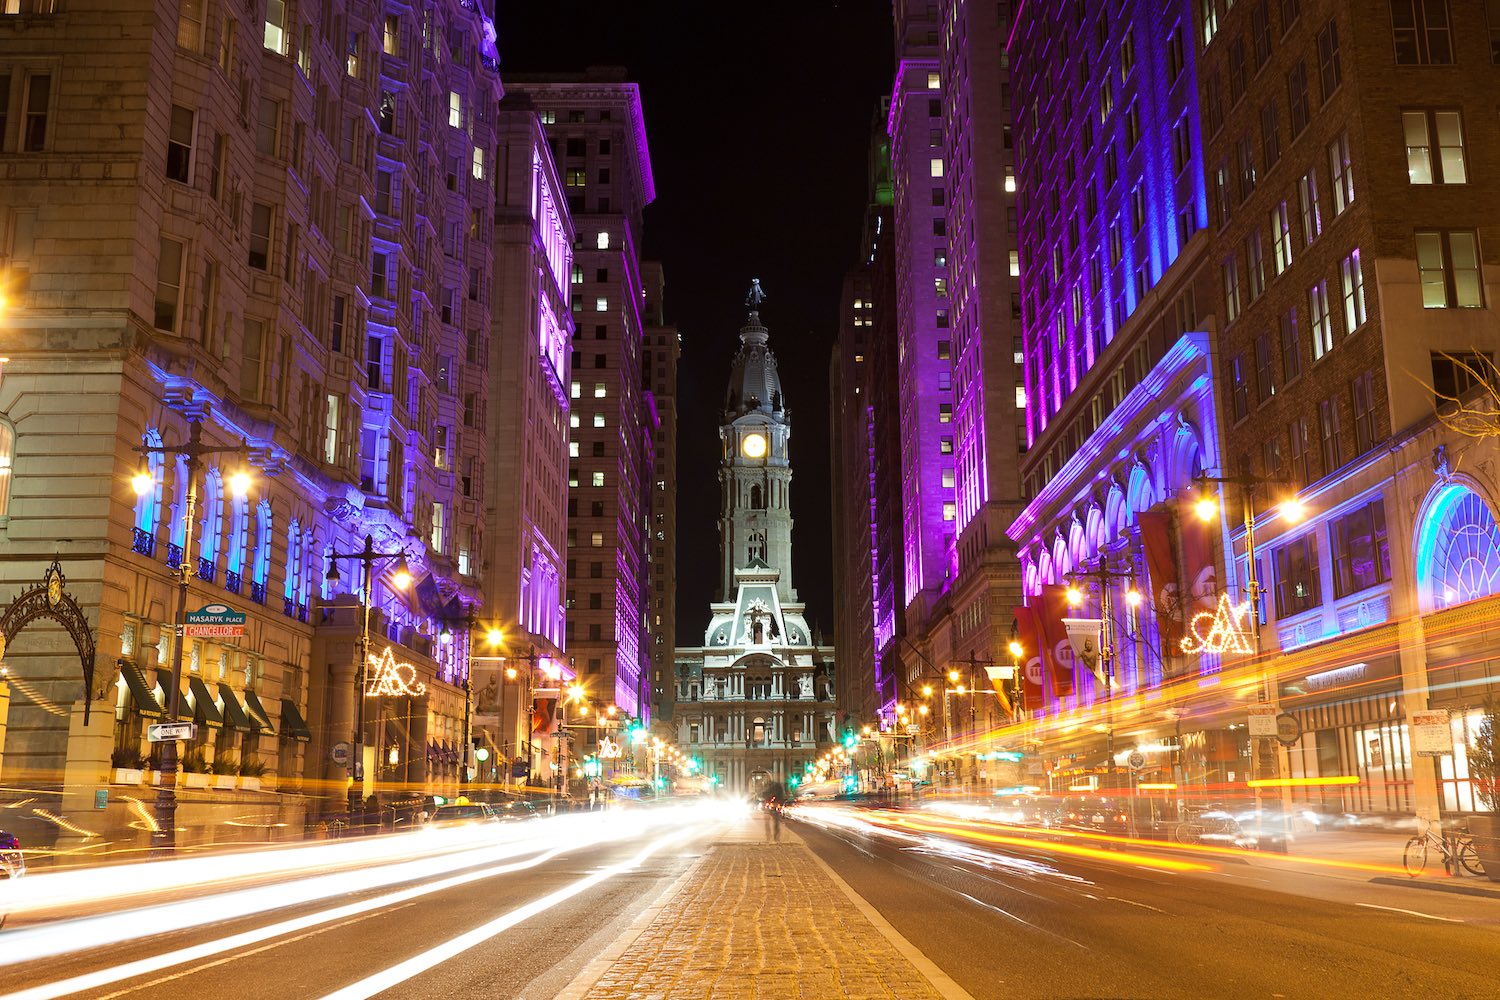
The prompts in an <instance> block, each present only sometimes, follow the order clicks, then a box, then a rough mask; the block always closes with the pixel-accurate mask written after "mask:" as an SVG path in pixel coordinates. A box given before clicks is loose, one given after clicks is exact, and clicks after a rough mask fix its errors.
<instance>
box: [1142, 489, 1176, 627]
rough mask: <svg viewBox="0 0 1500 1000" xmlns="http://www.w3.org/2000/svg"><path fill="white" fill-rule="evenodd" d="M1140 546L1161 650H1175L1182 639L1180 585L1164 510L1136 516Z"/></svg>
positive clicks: (1169, 518)
mask: <svg viewBox="0 0 1500 1000" xmlns="http://www.w3.org/2000/svg"><path fill="white" fill-rule="evenodd" d="M1136 519H1137V520H1138V521H1139V522H1140V525H1141V546H1142V548H1144V549H1145V550H1146V575H1147V576H1148V577H1150V583H1151V607H1152V611H1153V612H1154V613H1155V615H1156V627H1157V629H1158V630H1159V631H1160V632H1161V646H1162V649H1163V650H1164V651H1167V650H1170V651H1171V652H1174V653H1175V652H1176V651H1177V644H1178V642H1180V641H1181V639H1182V634H1183V628H1182V586H1181V583H1180V581H1179V579H1178V575H1177V560H1176V559H1174V558H1173V557H1172V516H1171V515H1170V514H1168V513H1167V512H1166V511H1164V510H1148V511H1146V512H1145V513H1142V514H1137V515H1136Z"/></svg>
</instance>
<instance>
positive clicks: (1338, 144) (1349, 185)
mask: <svg viewBox="0 0 1500 1000" xmlns="http://www.w3.org/2000/svg"><path fill="white" fill-rule="evenodd" d="M1328 175H1329V176H1330V177H1332V178H1333V214H1334V215H1335V216H1337V215H1340V214H1342V213H1343V211H1344V209H1346V208H1348V207H1349V206H1350V205H1352V204H1354V167H1353V165H1352V164H1351V163H1350V162H1349V133H1348V132H1340V133H1339V137H1338V138H1337V139H1335V140H1333V142H1331V143H1329V144H1328Z"/></svg>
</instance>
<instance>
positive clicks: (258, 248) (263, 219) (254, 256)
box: [249, 203, 271, 271]
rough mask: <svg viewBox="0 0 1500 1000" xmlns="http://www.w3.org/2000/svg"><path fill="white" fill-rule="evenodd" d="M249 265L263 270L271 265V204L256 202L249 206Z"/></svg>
mask: <svg viewBox="0 0 1500 1000" xmlns="http://www.w3.org/2000/svg"><path fill="white" fill-rule="evenodd" d="M249 264H250V266H251V267H253V268H255V269H257V270H260V271H265V270H268V269H269V268H270V265H271V206H270V205H262V204H259V203H256V204H254V205H251V206H250V253H249Z"/></svg>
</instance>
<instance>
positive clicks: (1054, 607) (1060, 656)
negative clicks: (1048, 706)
mask: <svg viewBox="0 0 1500 1000" xmlns="http://www.w3.org/2000/svg"><path fill="white" fill-rule="evenodd" d="M1067 594H1068V588H1066V587H1064V586H1061V585H1058V584H1049V585H1048V586H1045V587H1043V588H1042V603H1041V607H1040V608H1039V609H1038V614H1037V623H1038V631H1039V632H1040V633H1041V639H1042V641H1041V648H1042V660H1043V662H1044V663H1046V665H1047V672H1048V674H1050V675H1051V677H1052V697H1053V700H1059V699H1062V698H1066V697H1067V696H1068V695H1070V694H1072V693H1073V647H1072V646H1071V645H1069V643H1068V632H1067V630H1066V629H1065V628H1063V623H1062V620H1063V618H1065V617H1067V616H1068V615H1069V614H1070V613H1071V612H1072V609H1071V608H1069V607H1068V596H1067Z"/></svg>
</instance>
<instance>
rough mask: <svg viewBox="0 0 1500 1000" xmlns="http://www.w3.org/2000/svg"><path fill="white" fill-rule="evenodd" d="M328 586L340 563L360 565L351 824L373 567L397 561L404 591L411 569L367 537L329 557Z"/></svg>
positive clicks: (356, 800)
mask: <svg viewBox="0 0 1500 1000" xmlns="http://www.w3.org/2000/svg"><path fill="white" fill-rule="evenodd" d="M328 559H329V563H328V573H327V579H328V582H329V583H334V584H336V583H338V582H339V560H340V559H354V560H356V561H358V562H359V564H360V587H359V612H360V614H359V668H358V669H357V670H356V671H355V685H354V734H353V735H354V739H353V743H354V750H353V752H352V753H351V754H350V757H349V816H350V818H351V820H352V818H353V816H354V814H355V812H356V811H357V810H358V808H359V804H360V801H361V796H360V785H359V783H360V782H361V781H363V780H364V768H365V757H364V754H365V697H366V694H365V689H366V687H367V685H368V683H369V681H368V678H367V676H366V674H367V673H368V671H369V668H370V577H371V573H372V571H373V569H374V566H375V564H376V563H378V562H384V561H385V560H387V559H395V560H396V569H395V572H394V573H393V574H392V575H391V582H392V583H394V584H395V585H396V586H397V587H399V588H401V589H402V590H405V589H406V588H407V587H409V586H411V569H410V568H409V567H408V566H407V564H406V553H405V552H404V551H396V552H376V551H375V539H374V537H373V536H371V535H366V536H365V545H364V548H362V549H360V550H359V551H358V552H331V553H329V556H328Z"/></svg>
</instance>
